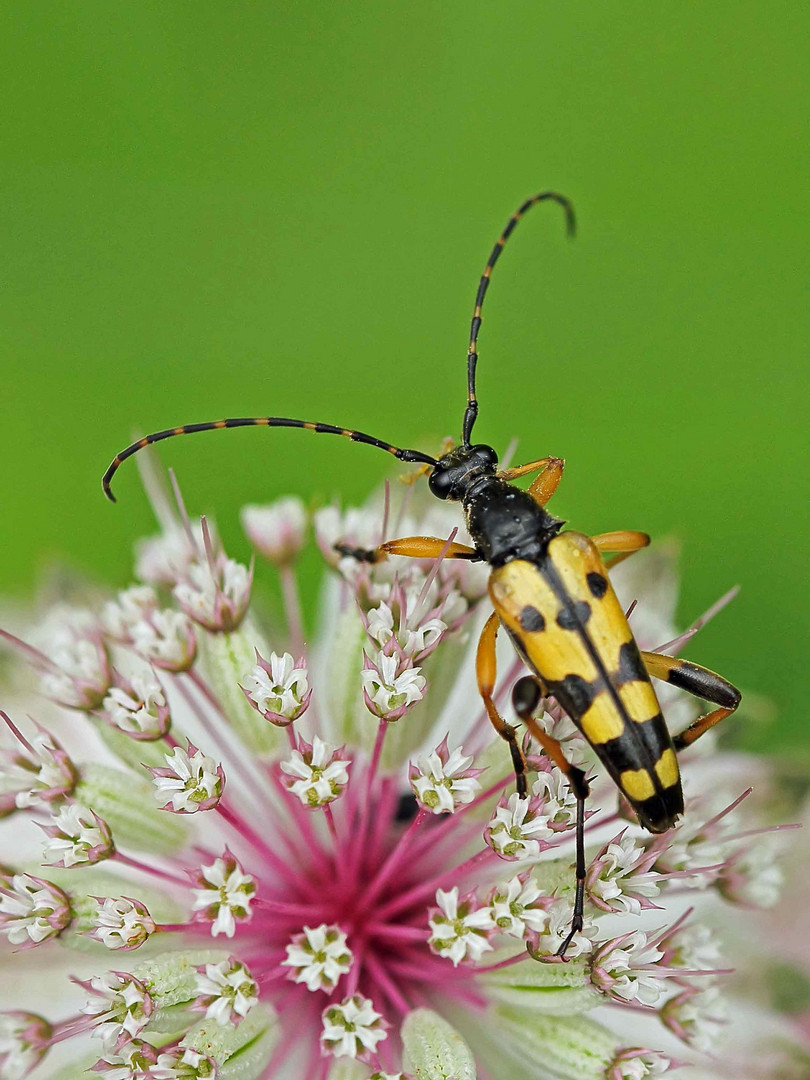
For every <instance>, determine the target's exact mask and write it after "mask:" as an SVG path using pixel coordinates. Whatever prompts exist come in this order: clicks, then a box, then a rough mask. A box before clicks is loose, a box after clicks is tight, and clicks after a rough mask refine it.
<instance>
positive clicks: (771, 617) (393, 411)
mask: <svg viewBox="0 0 810 1080" xmlns="http://www.w3.org/2000/svg"><path fill="white" fill-rule="evenodd" d="M809 23H810V18H808V8H807V5H806V3H798V2H797V3H780V2H777V3H772V4H763V3H761V2H756V3H752V2H742V0H734V2H730V0H714V2H713V3H711V4H707V3H705V2H697V0H691V2H686V0H681V2H678V3H672V2H670V3H652V4H651V3H649V0H644V2H628V0H625V2H623V3H621V4H607V3H604V2H603V0H588V2H571V3H562V4H561V3H549V2H538V0H532V2H530V3H502V4H493V3H492V2H491V0H489V2H484V0H465V2H464V3H460V2H455V0H453V2H447V0H445V2H442V3H437V2H434V3H428V2H425V0H411V2H410V3H408V4H376V5H372V4H348V5H347V4H329V3H325V2H323V0H321V2H313V0H298V2H297V3H295V4H283V5H282V4H270V3H258V2H257V3H248V2H239V0H237V2H233V3H228V4H223V3H221V2H211V0H194V2H188V3H182V2H173V0H160V2H144V0H141V2H139V3H137V4H126V3H116V2H112V3H110V2H109V0H105V2H103V3H102V2H99V0H82V2H81V3H78V4H68V3H52V2H43V0H38V2H37V3H35V4H32V3H18V4H11V5H6V7H5V9H4V13H3V15H2V44H0V49H2V53H3V55H2V59H1V63H2V76H0V80H1V81H2V102H3V104H2V132H0V156H1V157H2V176H3V184H2V188H3V196H2V200H0V215H2V219H3V226H2V232H3V240H2V245H0V267H1V268H0V274H1V275H2V282H3V285H2V305H3V313H2V321H3V332H2V342H0V348H1V349H2V406H0V407H1V408H2V417H1V418H0V421H1V422H0V440H2V441H1V442H0V446H2V463H3V467H2V469H0V506H2V537H3V558H2V560H0V589H2V590H3V591H4V592H5V593H6V594H9V593H12V594H17V595H24V594H25V593H27V592H30V591H31V589H32V588H33V587H35V586H36V583H37V582H38V581H41V579H42V575H43V572H44V568H45V567H46V566H47V565H48V564H49V563H52V562H53V561H54V560H55V559H56V558H64V559H66V560H67V561H68V562H69V563H70V564H72V565H74V566H76V567H78V568H79V569H81V570H85V571H88V572H92V573H93V574H96V575H102V576H103V577H105V578H106V579H108V580H110V581H112V582H116V583H120V584H124V583H126V582H127V581H128V575H129V566H130V543H131V540H132V538H133V537H135V536H137V535H140V534H143V533H144V532H145V531H151V530H152V529H153V521H152V518H151V514H150V511H149V508H148V506H147V503H146V500H145V497H144V495H143V493H142V491H141V488H140V484H139V482H138V478H137V473H136V470H135V469H134V467H130V468H127V469H125V470H124V472H123V473H122V475H121V478H120V482H119V484H118V489H117V490H118V495H119V499H120V502H119V505H118V506H117V507H113V506H111V505H109V504H107V503H106V502H105V501H104V500H103V499H102V496H101V490H100V487H99V478H100V475H101V472H102V471H103V469H104V467H105V466H106V464H107V462H108V460H109V459H110V457H111V456H112V455H113V453H114V452H115V451H116V450H118V449H120V448H121V446H122V445H123V444H125V443H127V442H128V441H129V439H130V436H131V435H132V434H133V432H137V433H139V434H140V433H143V432H144V431H148V430H155V429H157V428H162V427H166V426H173V425H175V424H177V423H183V422H188V421H196V420H203V419H213V418H217V417H219V416H224V415H244V414H250V413H253V412H257V413H264V412H277V413H281V414H285V415H293V416H296V415H298V416H303V417H306V418H313V419H320V420H325V421H332V422H336V423H339V424H346V425H353V426H357V427H360V428H363V429H365V430H370V431H372V432H374V433H376V434H379V435H382V436H384V437H387V438H390V439H391V440H392V441H394V442H398V443H400V444H404V445H410V446H421V447H423V448H425V449H427V450H435V449H436V448H437V447H438V442H439V439H440V437H441V436H443V435H445V434H455V435H457V434H458V430H459V425H460V421H461V414H462V410H463V404H464V374H463V366H464V355H465V348H466V338H467V331H468V325H469V317H470V312H471V306H472V300H473V296H474V292H475V287H476V284H477V281H478V276H479V274H480V272H481V269H482V266H483V263H484V261H485V258H486V256H487V254H488V252H489V250H490V248H491V245H492V243H493V241H494V240H495V238H496V236H497V234H498V232H499V230H500V228H501V227H502V226H503V224H504V223H505V221H506V219H507V217H508V216H509V213H510V212H511V211H512V209H513V208H514V207H515V206H516V205H517V203H518V202H519V201H520V200H521V199H522V198H523V197H524V196H526V195H528V194H529V193H531V192H532V191H534V190H536V189H538V188H541V187H553V188H557V189H558V190H561V191H564V192H566V193H568V194H569V195H570V196H571V197H572V198H573V199H574V200H575V202H576V205H577V210H578V214H579V219H580V236H579V239H578V240H577V242H576V244H574V245H572V244H569V243H566V242H565V240H564V238H563V231H562V227H561V221H560V219H559V214H558V213H557V212H556V211H555V210H554V208H552V207H548V208H543V209H539V210H535V211H534V212H533V214H532V216H531V218H530V219H529V220H528V221H527V222H526V223H525V224H524V225H523V226H522V227H521V229H520V230H519V232H518V233H517V235H516V238H515V241H514V242H513V244H512V245H511V246H510V249H509V250H508V252H507V254H506V255H505V257H504V259H503V260H502V261H501V263H500V264H499V266H498V270H497V273H496V275H495V279H494V285H493V288H492V289H491V291H490V294H489V299H488V302H487V311H486V316H487V317H486V322H485V325H484V328H483V330H482V334H481V356H482V359H481V366H480V379H479V395H480V399H481V402H482V412H481V418H480V421H479V425H478V428H477V431H476V435H477V436H478V438H481V439H485V440H486V441H489V442H492V443H494V444H495V446H497V447H504V446H505V445H506V443H507V442H508V441H509V439H510V438H511V437H512V436H517V437H518V438H519V439H520V449H519V451H518V457H519V458H520V459H521V460H526V459H530V458H533V457H539V456H542V455H544V454H548V453H554V454H559V455H562V456H564V457H565V458H566V459H567V472H566V479H565V484H564V487H563V488H562V490H561V493H560V495H559V496H558V498H557V500H556V501H555V507H556V508H557V510H558V511H559V512H560V513H561V514H563V515H564V516H566V517H567V518H568V519H569V520H570V521H571V522H572V523H573V524H574V525H575V526H576V527H578V528H581V529H583V530H587V531H592V532H596V531H603V530H610V529H617V528H622V527H629V528H643V529H646V530H648V531H650V532H652V533H653V534H654V535H656V536H662V535H676V536H678V537H680V538H681V540H682V542H683V549H684V573H685V580H684V586H683V599H682V607H681V612H682V615H683V617H684V619H690V618H691V617H693V616H695V615H696V614H698V612H700V611H701V610H702V609H703V608H704V607H706V606H707V605H708V604H709V603H711V601H712V600H713V599H714V598H715V597H716V596H717V595H718V594H719V593H721V592H723V591H725V590H726V589H727V588H728V587H729V586H731V585H733V584H734V583H737V582H739V583H740V584H741V585H742V587H743V589H742V593H741V596H740V598H739V600H738V601H737V602H736V603H735V604H734V605H733V608H732V609H731V610H729V611H727V612H726V613H725V614H724V615H723V617H722V618H721V619H719V620H718V621H717V622H715V623H714V624H712V625H711V626H710V627H709V628H708V629H707V630H706V631H705V632H704V633H703V634H702V635H701V637H700V639H699V642H697V643H696V644H695V645H694V646H693V647H692V649H691V650H690V653H689V655H690V656H692V657H693V658H694V659H696V660H700V661H702V662H704V663H707V664H709V665H710V666H714V667H717V668H719V669H720V670H722V671H723V672H725V673H726V674H728V676H729V677H730V678H733V679H734V680H735V681H737V682H739V683H740V685H741V686H742V687H743V688H744V689H747V690H748V689H750V690H755V691H757V692H758V693H761V694H763V695H766V696H767V697H769V698H771V699H773V700H774V701H775V702H776V703H777V705H778V707H779V719H778V722H776V723H774V722H771V723H767V722H761V723H757V722H756V721H755V720H754V719H752V718H749V721H748V723H747V724H746V730H745V739H746V742H747V743H748V745H750V746H754V747H766V746H770V745H772V744H773V741H774V740H775V742H776V745H779V746H781V747H782V748H785V749H797V748H799V747H800V746H802V745H804V744H806V740H805V738H804V734H803V733H804V728H805V724H806V705H805V698H804V668H805V652H806V628H807V616H806V611H807V597H806V593H805V591H804V589H803V587H802V586H803V582H804V579H805V566H806V557H805V554H804V550H803V549H804V547H805V532H804V528H805V521H806V511H805V500H806V497H807V454H806V449H805V448H804V446H803V445H802V441H800V433H801V432H802V430H803V426H804V423H805V417H806V405H807V399H806V396H805V384H806V370H807V369H806V360H805V356H806V342H807V337H808V325H807V314H806V302H807V275H806V272H805V267H806V251H807V244H808V232H809V227H808V215H807V198H806V191H807V165H808V162H807V146H808V143H807V126H806V124H807V115H808V105H810V93H808V83H807V80H806V74H807V56H806V50H805V46H806V41H807V31H808V24H809ZM162 457H163V460H164V462H166V463H171V464H172V465H174V467H175V468H176V469H177V472H178V474H179V477H180V480H181V483H182V485H183V488H184V492H185V494H186V497H187V500H188V502H189V504H190V506H191V507H192V508H193V509H195V510H197V511H201V510H209V511H211V510H213V511H214V512H215V513H216V516H217V518H218V520H219V521H220V523H221V525H222V527H223V532H224V534H225V537H226V540H229V541H230V542H231V545H232V546H233V547H234V548H235V550H236V553H237V554H244V553H245V544H244V541H243V540H242V539H241V538H240V536H239V533H238V526H237V524H236V510H237V507H238V506H239V505H240V504H241V503H242V502H245V501H259V500H269V499H271V498H273V497H274V496H276V495H278V494H280V493H286V492H291V491H294V492H299V493H301V494H302V495H304V496H305V497H308V498H309V497H315V496H316V495H321V496H324V495H331V494H333V493H336V492H341V493H342V494H343V495H344V496H345V498H347V499H358V498H362V497H363V495H364V494H365V493H366V492H367V491H368V490H369V488H370V486H371V485H373V484H374V483H375V482H378V481H379V479H380V478H381V477H382V476H383V475H384V474H385V473H386V470H387V467H388V459H386V458H384V457H383V455H381V454H375V453H374V452H372V451H370V450H366V449H360V448H358V447H355V446H352V445H351V444H349V443H345V444H344V443H342V442H339V441H338V440H329V439H315V438H311V437H310V436H308V435H306V434H304V433H301V432H272V433H268V432H267V431H266V430H264V431H262V430H256V431H243V432H232V433H229V434H228V435H227V436H225V435H219V434H212V435H207V436H200V437H199V438H198V439H188V440H178V441H176V442H175V443H174V444H167V446H166V448H165V449H164V451H163V453H162ZM754 711H756V710H754Z"/></svg>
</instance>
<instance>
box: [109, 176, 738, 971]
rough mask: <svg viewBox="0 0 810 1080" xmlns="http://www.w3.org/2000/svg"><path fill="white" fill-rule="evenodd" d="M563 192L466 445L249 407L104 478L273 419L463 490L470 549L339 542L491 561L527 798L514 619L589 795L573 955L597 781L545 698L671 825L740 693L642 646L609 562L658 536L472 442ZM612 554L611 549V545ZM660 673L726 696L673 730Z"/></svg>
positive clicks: (527, 711) (486, 649)
mask: <svg viewBox="0 0 810 1080" xmlns="http://www.w3.org/2000/svg"><path fill="white" fill-rule="evenodd" d="M546 200H551V201H553V202H555V203H557V204H558V205H559V206H560V207H561V208H562V210H563V212H564V214H565V220H566V225H567V230H568V234H569V235H573V233H574V210H573V207H572V205H571V203H570V202H569V201H568V199H566V198H565V197H564V196H562V195H559V194H558V193H556V192H553V191H543V192H540V193H539V194H537V195H534V196H532V198H530V199H527V200H526V201H525V202H524V203H523V204H522V206H520V208H519V209H518V210H517V211H516V212H515V213H514V214H513V215H512V217H511V218H510V219H509V221H508V223H507V225H506V228H505V229H504V231H503V232H502V233H501V236H500V237H499V239H498V241H497V243H496V244H495V247H494V248H493V249H492V254H491V255H490V257H489V260H488V262H487V264H486V266H485V268H484V273H483V275H482V277H481V281H480V283H479V285H478V292H477V294H476V297H475V308H474V311H473V318H472V325H471V327H470V343H469V348H468V350H467V407H466V410H465V412H464V421H463V425H462V438H461V444H460V445H459V446H456V447H455V448H453V449H451V450H449V451H448V452H447V453H445V454H443V455H442V456H441V457H440V458H438V459H437V458H434V457H431V456H430V455H429V454H423V453H422V452H421V451H419V450H403V449H400V448H399V447H396V446H393V445H391V443H388V442H384V441H383V440H382V439H377V438H374V437H373V436H371V435H366V434H365V433H364V432H362V431H353V430H351V429H349V428H341V427H333V426H332V425H331V424H320V423H311V422H309V421H304V420H293V419H290V418H288V417H282V416H260V417H237V418H233V419H229V420H216V421H212V422H208V423H204V424H186V425H185V426H183V427H176V428H169V429H167V430H166V431H158V432H155V433H154V434H152V435H147V436H145V437H144V438H142V439H139V440H138V441H137V442H135V443H133V444H132V445H131V446H128V447H127V448H126V450H122V451H121V453H120V454H117V455H116V457H115V458H114V459H113V461H112V463H111V465H110V467H109V468H108V469H107V471H106V473H105V474H104V478H103V481H102V484H103V488H104V492H105V494H106V495H107V496H108V498H110V499H111V500H113V501H115V500H114V497H113V494H112V491H111V489H110V482H111V480H112V478H113V475H114V474H115V472H116V470H117V469H118V467H119V465H120V464H121V462H123V461H125V460H126V459H127V458H128V457H131V456H132V454H134V453H136V452H137V451H138V450H140V449H142V448H143V447H145V446H149V445H150V444H151V443H155V442H160V441H161V440H162V439H168V438H171V437H173V436H174V435H188V434H191V433H192V432H197V431H211V430H213V429H215V428H233V427H248V426H254V425H258V426H262V425H264V426H265V427H296V428H305V429H306V430H307V431H315V432H317V433H319V434H326V435H344V436H346V438H349V439H352V440H354V441H355V442H361V443H368V444H369V445H370V446H376V447H379V448H380V449H381V450H385V451H386V452H387V453H389V454H393V455H394V457H396V458H398V459H399V460H400V461H408V462H416V463H420V464H421V465H422V466H423V467H424V472H426V473H428V487H429V488H430V490H431V492H432V493H433V494H434V495H435V496H436V497H437V498H438V499H449V500H451V501H453V502H460V503H461V506H462V509H463V512H464V517H465V519H466V523H467V529H468V531H469V534H470V536H471V538H472V541H473V546H472V547H468V546H466V545H464V544H460V543H455V542H453V543H451V544H449V546H448V544H447V541H446V540H443V539H440V538H438V537H433V536H408V537H403V538H401V539H398V540H389V541H387V542H386V543H383V544H381V545H380V546H379V547H377V548H375V549H373V550H364V549H355V548H350V547H347V546H345V545H338V548H339V550H341V551H342V552H343V553H344V554H348V555H352V556H354V557H355V558H357V559H362V560H364V561H367V562H371V563H375V562H378V561H380V560H382V559H386V558H388V557H389V556H391V555H404V556H407V557H409V558H412V559H430V558H437V557H439V556H440V555H442V554H444V557H445V558H448V559H469V560H472V561H484V562H487V563H489V565H490V567H491V568H492V573H491V575H490V578H489V595H490V599H491V600H492V604H493V607H494V609H495V610H494V611H493V612H492V614H491V615H490V616H489V618H488V619H487V622H486V624H485V625H484V629H483V631H482V633H481V638H480V640H479V643H478V652H477V659H476V673H477V679H478V689H479V692H480V694H481V697H482V699H483V703H484V706H485V708H486V711H487V715H488V716H489V719H490V720H491V722H492V726H493V727H494V728H495V730H496V732H497V733H498V735H499V736H500V737H501V738H502V739H504V740H506V742H507V743H508V744H509V749H510V752H511V756H512V762H513V764H514V769H515V776H516V782H517V791H518V794H519V795H520V796H521V797H522V798H526V797H528V784H527V779H526V758H525V754H524V750H523V747H522V746H521V744H520V742H519V741H518V739H517V734H516V729H515V728H514V727H513V726H512V725H511V724H508V723H507V722H506V721H505V720H504V719H503V718H502V717H501V716H500V714H499V712H498V710H497V708H496V707H495V703H494V701H493V691H494V688H495V678H496V666H495V641H496V637H497V634H498V630H499V629H500V627H501V626H503V627H505V629H506V631H507V633H508V634H509V636H510V637H511V639H512V641H513V642H514V645H515V648H516V649H517V651H518V653H519V655H520V656H521V657H522V659H523V660H524V662H525V663H526V666H527V667H528V668H529V670H530V671H531V674H530V675H524V676H523V677H521V678H520V679H518V681H517V682H516V683H515V686H514V688H513V690H512V702H513V705H514V708H515V712H516V714H517V716H518V717H519V718H520V720H521V721H522V722H523V724H524V725H525V727H526V729H527V731H528V732H529V734H530V735H531V737H532V738H534V739H535V740H536V742H537V743H538V744H539V745H540V746H541V747H542V749H543V750H544V751H545V753H546V754H547V755H548V756H549V757H550V758H551V760H552V761H553V762H554V763H555V764H556V765H557V766H558V767H559V768H560V769H561V770H562V771H563V773H564V774H565V776H566V777H567V779H568V782H569V784H570V786H571V789H572V791H573V794H574V795H575V797H576V801H577V817H576V844H577V853H576V899H575V903H574V914H573V920H572V923H571V929H570V932H569V934H568V935H567V937H566V939H565V941H564V942H563V944H562V945H561V947H560V949H559V951H558V955H559V956H562V957H564V956H565V953H566V951H567V949H568V946H569V945H570V943H571V941H572V939H573V937H574V935H575V934H576V933H577V932H578V931H579V930H581V929H582V921H583V906H584V895H585V850H584V847H585V844H584V822H585V800H586V798H587V796H588V783H587V781H586V779H585V774H584V773H583V771H582V770H581V769H578V768H576V767H575V766H573V765H571V764H570V763H569V762H568V761H567V760H566V758H565V755H564V754H563V752H562V748H561V746H560V744H559V742H558V741H557V740H556V739H554V738H552V737H551V736H549V735H547V734H546V733H545V732H544V731H543V729H542V728H541V726H540V725H539V724H538V723H537V721H536V720H535V719H534V717H533V713H534V712H536V710H537V706H538V705H539V703H540V701H541V699H542V698H544V697H549V696H551V697H554V698H555V699H556V700H557V701H558V702H559V704H560V705H561V706H562V708H563V709H565V711H566V712H567V713H568V715H569V716H570V717H571V719H572V720H573V721H574V723H575V724H576V726H577V727H578V729H579V730H580V732H581V733H582V734H583V735H584V737H585V738H586V739H587V740H588V742H589V743H590V744H591V746H592V747H593V749H594V750H595V752H596V754H597V755H598V757H599V758H600V760H601V761H602V763H603V765H604V766H605V768H606V769H607V771H608V773H609V774H610V775H611V777H612V778H613V780H614V781H615V782H616V784H617V785H618V787H619V789H620V791H621V792H622V793H623V794H624V796H625V798H626V799H627V801H628V802H629V804H630V806H631V807H632V808H633V810H634V811H635V813H636V815H637V816H638V820H639V822H640V823H641V825H642V826H643V827H644V828H646V829H648V830H649V831H650V832H653V833H661V832H665V831H666V830H667V829H669V828H671V827H672V826H673V825H674V824H675V822H676V821H677V819H678V817H679V816H680V815H681V814H682V813H683V792H682V789H681V780H680V772H679V769H678V761H677V757H676V753H677V752H678V751H680V750H682V749H684V748H685V747H687V746H690V745H691V744H692V743H693V742H695V740H696V739H698V738H700V736H701V735H703V734H704V732H706V731H708V730H709V728H712V727H714V725H715V724H717V723H719V722H720V721H721V720H723V719H724V718H725V717H726V716H729V715H730V714H731V713H733V712H734V710H735V709H736V708H737V706H738V705H739V702H740V694H739V691H738V690H737V689H736V688H735V687H734V686H732V685H731V683H729V682H726V680H725V679H723V678H721V677H720V676H719V675H715V674H714V672H712V671H708V670H707V669H706V668H703V667H699V666H698V665H697V664H692V663H690V662H689V661H687V660H680V659H677V658H676V657H674V656H665V655H663V654H662V653H654V652H642V651H641V650H640V649H639V647H638V645H637V644H636V642H635V640H634V638H633V634H632V632H631V630H630V627H629V626H628V623H627V619H626V617H625V614H624V612H623V611H622V608H621V606H620V605H619V601H618V599H617V597H616V594H615V593H614V591H613V588H612V586H611V584H610V580H609V578H608V574H607V570H608V568H609V567H611V566H615V565H616V564H617V563H619V562H620V561H621V560H622V559H626V558H628V557H629V556H630V555H632V554H633V553H634V552H636V551H638V550H640V549H641V548H643V547H646V545H647V544H648V543H649V540H650V538H649V536H647V535H646V533H642V532H633V531H629V530H623V531H620V532H610V533H602V534H601V535H599V536H594V537H587V536H584V535H583V534H582V533H578V532H572V531H570V530H565V531H563V525H564V522H563V521H561V520H559V519H558V518H555V517H552V516H551V514H549V513H548V511H547V510H546V504H547V503H548V501H549V499H550V498H551V496H552V495H553V494H554V492H555V491H556V489H557V486H558V485H559V483H560V480H561V478H562V474H563V464H564V463H563V461H562V459H561V458H557V457H544V458H540V459H539V460H537V461H532V462H529V463H528V464H527V465H520V466H517V467H514V468H508V469H499V468H498V457H497V454H496V453H495V451H494V450H493V449H492V447H491V446H487V445H485V444H483V443H475V444H473V442H472V430H473V426H474V425H475V420H476V417H477V415H478V400H477V398H476V394H475V370H476V365H477V362H478V351H477V349H478V332H479V329H480V327H481V311H482V308H483V305H484V298H485V296H486V293H487V289H488V287H489V282H490V277H491V275H492V270H493V268H494V266H495V264H496V262H497V261H498V258H499V257H500V254H501V252H502V250H503V248H504V245H505V244H506V241H507V240H508V239H509V237H510V235H511V234H512V231H513V230H514V228H515V226H516V225H517V223H518V221H520V219H521V218H522V217H523V215H524V214H525V213H526V212H527V211H528V210H529V209H530V208H531V207H532V206H534V205H535V204H536V203H540V202H544V201H546ZM530 473H536V474H537V475H536V477H535V479H534V480H533V481H532V482H531V484H530V485H529V487H528V489H527V490H525V491H524V490H523V489H521V488H518V487H516V486H515V485H514V483H513V481H515V480H517V479H518V477H521V476H526V475H527V474H530ZM608 552H610V553H613V558H611V559H609V560H607V561H603V558H602V556H603V553H608ZM651 677H652V678H656V679H661V680H663V681H664V682H668V683H671V684H672V685H673V686H677V687H680V688H681V689H683V690H686V691H688V692H689V693H692V694H694V695H695V696H697V697H699V698H702V699H704V700H705V701H708V702H710V703H711V704H712V705H714V706H716V707H715V708H714V709H713V710H712V711H711V712H709V713H707V714H706V715H705V716H701V717H700V718H699V719H698V720H695V721H694V722H693V723H692V724H690V725H689V727H687V728H686V729H685V730H684V731H682V732H681V733H680V734H679V735H676V736H675V737H674V738H673V737H672V736H671V735H670V734H669V731H668V730H667V726H666V724H665V722H664V718H663V716H662V714H661V708H660V706H659V704H658V700H657V698H656V695H655V690H654V689H653V686H652V682H651Z"/></svg>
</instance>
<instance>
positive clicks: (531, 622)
mask: <svg viewBox="0 0 810 1080" xmlns="http://www.w3.org/2000/svg"><path fill="white" fill-rule="evenodd" d="M518 621H519V622H520V625H521V626H522V627H523V629H524V630H528V631H529V632H530V633H536V632H537V631H539V630H545V628H546V620H545V619H544V618H543V613H542V612H540V611H538V610H537V608H536V607H532V605H531V604H527V605H526V607H525V608H524V609H523V611H521V613H520V618H519V620H518Z"/></svg>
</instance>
